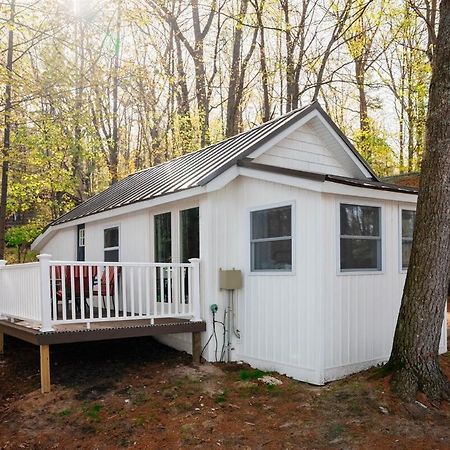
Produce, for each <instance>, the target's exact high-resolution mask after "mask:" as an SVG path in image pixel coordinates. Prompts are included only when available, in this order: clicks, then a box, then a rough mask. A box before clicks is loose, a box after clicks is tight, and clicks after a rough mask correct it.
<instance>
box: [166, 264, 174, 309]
mask: <svg viewBox="0 0 450 450" xmlns="http://www.w3.org/2000/svg"><path fill="white" fill-rule="evenodd" d="M172 275H173V274H172V271H171V268H170V267H168V268H167V309H168V311H167V312H168V314H172Z"/></svg>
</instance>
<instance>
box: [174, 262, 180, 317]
mask: <svg viewBox="0 0 450 450" xmlns="http://www.w3.org/2000/svg"><path fill="white" fill-rule="evenodd" d="M180 269H181V267H176V268H174V269H173V270H174V273H175V279H176V283H175V300H174V305H175V314H176V315H177V316H178V314H179V313H180V312H179V305H180Z"/></svg>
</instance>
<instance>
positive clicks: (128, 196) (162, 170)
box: [51, 102, 377, 225]
mask: <svg viewBox="0 0 450 450" xmlns="http://www.w3.org/2000/svg"><path fill="white" fill-rule="evenodd" d="M313 110H318V111H319V112H320V113H321V114H322V115H323V117H324V118H325V119H326V120H327V122H328V123H329V124H330V125H331V126H332V128H333V129H334V130H335V131H336V132H337V133H338V134H339V136H340V137H341V138H342V139H343V140H344V141H345V143H346V144H347V145H348V146H349V148H350V149H351V150H352V151H353V153H354V154H355V155H356V157H357V158H358V159H359V161H360V162H361V163H362V164H363V165H364V167H365V168H366V169H367V170H368V172H369V173H370V174H371V176H372V178H373V179H374V180H377V177H376V175H375V174H374V172H373V171H372V170H371V169H370V167H369V166H368V165H367V163H366V162H365V161H364V160H363V158H362V157H361V156H360V155H359V153H358V152H357V151H356V150H355V148H354V147H353V146H352V144H351V143H350V142H349V141H348V140H347V138H346V137H345V136H344V135H343V134H342V132H341V131H340V130H339V129H338V128H337V126H336V125H335V124H334V122H333V121H332V120H331V118H330V117H329V116H328V115H327V114H326V113H325V112H324V111H323V109H322V108H321V107H320V105H319V104H318V103H317V102H315V103H312V104H311V105H309V106H307V107H304V108H301V109H296V110H294V111H291V112H290V113H288V114H285V115H283V116H281V117H278V118H276V119H274V120H271V121H270V122H266V123H264V124H262V125H260V126H258V127H256V128H253V129H251V130H249V131H246V132H244V133H241V134H238V135H236V136H233V137H231V138H229V139H226V140H224V141H221V142H219V143H217V144H213V145H210V146H209V147H206V148H204V149H202V150H199V151H197V152H193V153H189V154H187V155H184V156H180V157H179V158H175V159H172V160H171V161H168V162H165V163H163V164H159V165H157V166H154V167H151V168H149V169H146V170H143V171H140V172H137V173H135V174H132V175H130V176H128V177H126V178H124V179H123V180H121V181H119V182H117V183H115V184H114V185H112V186H111V187H109V188H108V189H106V190H105V191H103V192H100V193H99V194H97V195H95V196H93V197H92V198H90V199H89V200H87V201H85V202H84V203H82V204H81V205H79V206H77V207H76V208H74V209H73V210H72V211H70V212H68V213H66V214H64V215H63V216H61V217H60V218H58V219H56V220H55V221H54V222H52V223H51V225H59V224H62V223H65V222H69V221H72V220H76V219H80V218H82V217H87V216H91V215H93V214H97V213H100V212H103V211H109V210H112V209H115V208H120V207H122V206H126V205H130V204H132V203H137V202H141V201H145V200H150V199H153V198H156V197H160V196H162V195H167V194H172V193H174V192H179V191H183V190H186V189H190V188H194V187H198V186H204V185H205V184H207V183H208V182H209V181H211V180H212V179H214V178H215V177H217V176H218V175H220V174H221V173H222V172H224V171H225V170H227V169H228V168H230V167H231V166H233V165H235V164H236V163H237V162H238V161H239V160H241V159H242V158H245V157H247V156H248V155H249V154H251V153H252V152H253V151H254V150H255V149H256V148H257V147H259V146H261V145H262V144H264V143H265V142H266V141H268V140H269V139H271V138H272V137H273V136H275V135H276V134H278V133H279V132H281V131H282V130H284V129H286V128H287V127H289V126H290V125H291V124H292V123H295V122H296V121H297V120H299V119H301V118H302V117H304V116H306V115H307V114H308V113H310V112H311V111H313Z"/></svg>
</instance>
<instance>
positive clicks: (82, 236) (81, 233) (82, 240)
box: [78, 227, 86, 247]
mask: <svg viewBox="0 0 450 450" xmlns="http://www.w3.org/2000/svg"><path fill="white" fill-rule="evenodd" d="M78 247H86V228H85V227H84V228H78Z"/></svg>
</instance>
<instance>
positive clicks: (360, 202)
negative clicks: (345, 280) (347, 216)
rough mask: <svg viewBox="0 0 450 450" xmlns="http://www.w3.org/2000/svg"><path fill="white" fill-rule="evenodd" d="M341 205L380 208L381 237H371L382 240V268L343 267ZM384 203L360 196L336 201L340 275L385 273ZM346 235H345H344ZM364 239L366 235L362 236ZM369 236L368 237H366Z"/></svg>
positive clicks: (337, 255) (337, 267)
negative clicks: (367, 199)
mask: <svg viewBox="0 0 450 450" xmlns="http://www.w3.org/2000/svg"><path fill="white" fill-rule="evenodd" d="M341 205H354V206H368V207H372V208H379V210H380V227H379V228H380V237H379V238H374V237H370V238H369V239H370V240H372V239H377V240H378V239H379V240H380V252H381V255H380V270H377V269H344V270H342V269H341V237H342V236H341ZM383 206H384V205H383V204H382V203H378V202H371V201H366V200H363V199H360V198H353V197H351V198H350V197H349V198H348V199H340V200H338V201H337V202H336V225H335V226H336V257H337V258H336V273H337V275H340V276H349V275H383V274H384V270H385V255H386V251H385V244H384V243H385V223H384V209H383ZM344 237H345V236H344ZM358 238H361V236H358V237H355V239H358ZM362 238H363V239H364V236H363V237H362ZM366 238H367V237H366Z"/></svg>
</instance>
